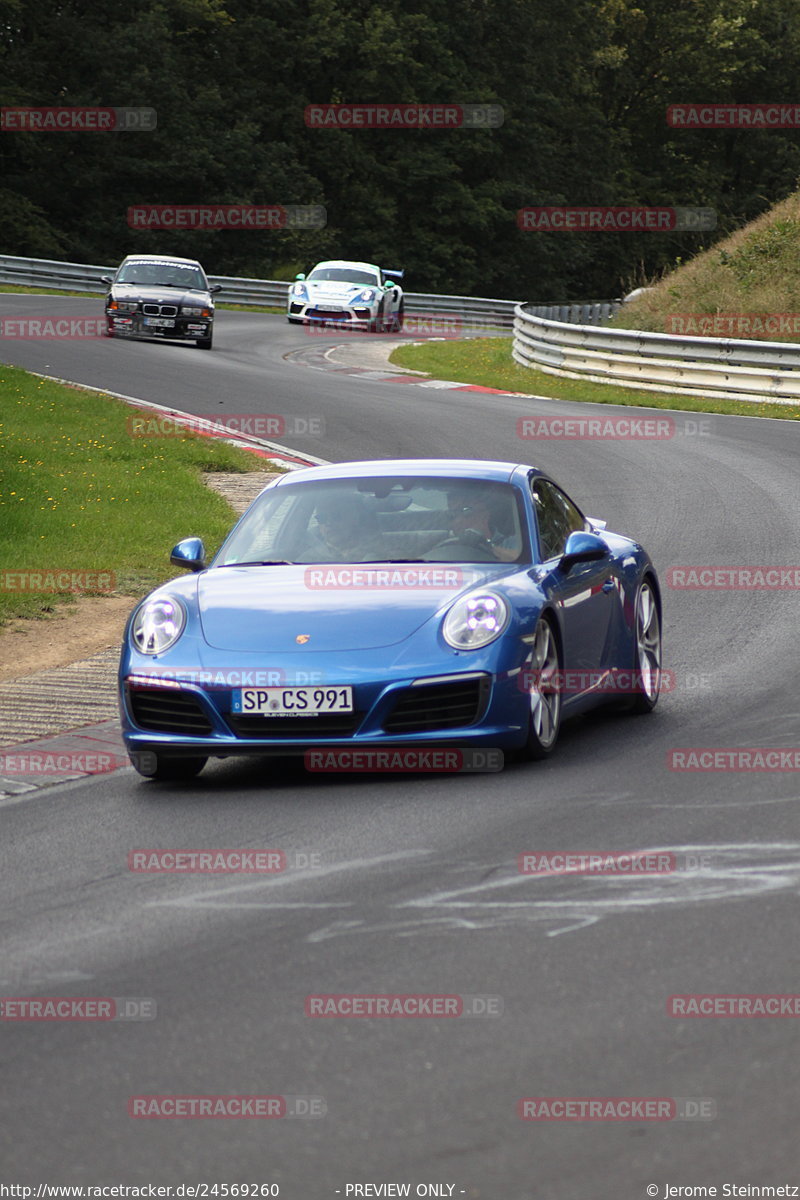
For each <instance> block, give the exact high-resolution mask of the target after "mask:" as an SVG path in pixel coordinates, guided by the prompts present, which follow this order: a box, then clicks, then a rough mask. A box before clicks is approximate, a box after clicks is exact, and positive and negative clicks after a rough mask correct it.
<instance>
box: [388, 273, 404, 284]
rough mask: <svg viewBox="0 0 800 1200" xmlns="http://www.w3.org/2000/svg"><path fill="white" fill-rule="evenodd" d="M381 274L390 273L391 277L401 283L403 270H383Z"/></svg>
mask: <svg viewBox="0 0 800 1200" xmlns="http://www.w3.org/2000/svg"><path fill="white" fill-rule="evenodd" d="M383 274H384V275H391V277H392V279H396V280H397V282H398V283H402V282H403V276H404V275H405V271H384V272H383Z"/></svg>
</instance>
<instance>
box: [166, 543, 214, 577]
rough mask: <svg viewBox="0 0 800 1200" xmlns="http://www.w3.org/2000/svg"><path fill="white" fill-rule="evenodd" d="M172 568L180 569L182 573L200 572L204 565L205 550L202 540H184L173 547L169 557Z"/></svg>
mask: <svg viewBox="0 0 800 1200" xmlns="http://www.w3.org/2000/svg"><path fill="white" fill-rule="evenodd" d="M169 561H170V562H171V563H172V565H173V567H182V568H183V569H184V571H202V570H203V569H204V568H205V565H206V548H205V546H204V545H203V539H202V538H199V537H190V538H184V539H183V541H182V542H178V544H177V546H174V547H173V549H172V553H171V554H170V556H169Z"/></svg>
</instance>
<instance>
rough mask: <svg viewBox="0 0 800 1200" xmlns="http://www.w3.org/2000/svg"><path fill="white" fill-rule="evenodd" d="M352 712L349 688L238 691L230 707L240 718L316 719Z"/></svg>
mask: <svg viewBox="0 0 800 1200" xmlns="http://www.w3.org/2000/svg"><path fill="white" fill-rule="evenodd" d="M352 711H353V689H352V688H351V687H266V688H240V689H239V690H237V691H235V692H234V693H233V697H232V703H231V712H235V713H241V714H242V716H262V717H316V716H319V714H320V713H351V712H352Z"/></svg>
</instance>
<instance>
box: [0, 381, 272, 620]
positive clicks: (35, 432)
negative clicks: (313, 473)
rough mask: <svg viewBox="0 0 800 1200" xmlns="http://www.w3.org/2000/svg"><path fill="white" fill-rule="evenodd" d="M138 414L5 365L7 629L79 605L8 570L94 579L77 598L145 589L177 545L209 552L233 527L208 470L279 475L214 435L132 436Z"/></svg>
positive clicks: (1, 473)
mask: <svg viewBox="0 0 800 1200" xmlns="http://www.w3.org/2000/svg"><path fill="white" fill-rule="evenodd" d="M134 414H137V410H135V409H133V408H131V407H130V406H129V405H126V404H123V403H122V401H119V400H115V399H113V398H112V397H110V396H105V395H102V394H99V393H96V392H89V391H85V390H84V389H82V388H78V387H72V386H67V385H65V384H61V383H54V382H52V381H50V380H46V379H39V378H37V377H36V376H34V375H31V374H29V373H28V372H27V371H23V370H21V369H19V368H17V367H8V366H5V365H3V364H0V625H2V624H3V623H5V622H6V621H8V620H9V619H11V618H12V617H46V616H47V615H48V614H49V613H51V612H52V611H53V608H54V605H55V604H57V603H65V602H69V601H70V600H71V598H72V593H71V592H69V591H58V590H57V591H55V592H52V593H50V592H44V591H33V590H25V589H26V588H28V589H30V587H31V584H30V582H27V583H23V581H21V580H20V579H19V577H18V576H17V577H15V576H14V574H10V573H18V572H48V571H49V572H71V573H72V572H86V573H89V579H88V583H89V586H87V587H86V590H85V591H84V592H82V593H81V594H85V595H98V594H102V595H108V594H109V592H112V593H113V592H116V593H119V594H124V595H139V594H144V593H145V592H146V591H148V590H149V589H150V588H152V587H155V586H156V585H157V584H159V583H162V582H163V581H164V580H165V579H169V578H171V577H173V576H174V575H175V574H176V572H175V568H174V567H172V566H170V564H169V558H168V555H169V550H170V549H171V547H172V546H173V545H174V544H175V543H176V542H177V541H179V540H180V538H182V537H188V536H189V535H191V534H197V535H198V536H200V537H202V538H203V539H204V541H205V542H206V546H207V547H208V548H209V549H210V550H212V549H215V548H216V546H218V545H219V543H220V541H221V539H222V538H223V537H224V535H225V534H226V533H227V532H228V530H229V529H230V528H231V525H232V524H233V516H232V514H231V510H230V508H229V506H228V505H227V504H226V502H225V501H224V500H223V499H222V497H221V496H219V495H218V494H217V493H216V492H212V491H211V490H210V489H209V488H207V487H206V486H205V484H204V483H203V481H202V478H201V476H202V473H203V472H205V471H233V472H244V471H258V470H262V469H263V470H270V471H274V470H275V467H274V466H272V465H269V466H267V465H266V464H265V463H264V460H263V459H261V458H259V457H258V456H257V455H254V454H248V453H247V452H246V451H244V450H239V449H237V448H236V447H235V446H229V445H228V444H227V443H226V442H223V441H219V440H217V439H216V438H205V437H200V436H199V435H197V434H186V435H185V436H181V437H160V438H142V437H133V436H132V435H131V434H130V433H129V432H128V425H127V423H128V420H129V418H130V417H131V415H134ZM139 415H140V414H139ZM94 573H97V575H98V577H97V578H96V579H92V578H91V575H92V574H94ZM109 577H111V578H109Z"/></svg>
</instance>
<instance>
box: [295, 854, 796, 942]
mask: <svg viewBox="0 0 800 1200" xmlns="http://www.w3.org/2000/svg"><path fill="white" fill-rule="evenodd" d="M645 852H648V853H653V854H658V853H670V852H671V853H674V854H676V855H678V856H679V858H680V856H682V855H684V856H693V858H694V859H695V860H700V861H701V862H703V863H706V862H707V863H708V864H709V865H707V866H706V865H703V866H701V867H698V868H697V869H692V870H690V869H679V870H675V871H674V872H671V873H670V874H664V875H649V876H640V877H638V878H637V877H635V876H626V875H615V876H612V875H588V874H583V875H578V874H564V875H553V874H548V875H521V874H518V873H516V872H515V873H514V874H510V873H509V874H507V875H504V876H502V877H500V878H493V879H489V880H486V879H484V880H483V881H481V882H478V883H475V884H470V885H467V886H464V887H460V888H452V889H447V890H443V891H436V892H432V893H428V894H426V895H421V896H418V897H416V898H415V899H413V900H404V901H402V902H400V903H397V904H394V905H392V908H393V909H395V910H397V909H405V910H408V909H416V910H431V909H439V910H440V913H439V914H437V915H436V916H433V915H432V914H431V915H429V912H427V911H426V912H424V915H423V913H422V912H420V914H419V916H414V917H411V918H410V919H406V920H404V919H402V918H400V919H399V920H398V919H397V918H392V917H389V918H388V919H387V920H385V921H376V922H370V923H369V924H368V923H366V922H334V923H333V924H332V925H328V926H326V927H325V928H324V929H321V930H316V931H314V932H313V933H311V934H310V935H309V937H308V938H307V940H308V941H312V942H314V941H324V940H326V939H328V938H333V937H337V936H347V935H350V934H362V933H363V934H373V933H379V934H387V933H388V934H393V935H394V936H397V937H408V936H414V935H419V934H424V933H426V932H437V931H439V932H440V931H442V930H443V929H491V928H495V927H497V926H499V925H503V924H508V923H513V922H519V921H524V922H541V921H548V922H553V923H555V924H557V925H559V926H560V927H557V928H554V929H552V930H550V931H548V933H547V936H548V937H558V936H559V935H560V934H562V933H570V932H574V931H577V930H581V929H586V928H589V927H590V926H591V925H594V924H597V923H598V922H599V921H600V920H601V919H602V918H604V917H609V916H619V915H622V914H624V913H627V912H633V911H635V910H639V911H642V910H647V909H653V908H657V907H658V906H660V905H665V904H669V905H676V904H680V905H686V904H697V903H708V902H713V901H717V900H723V899H746V898H748V897H751V896H759V895H763V894H765V893H767V892H777V891H794V890H797V888H798V886H800V843H797V842H769V843H764V844H759V843H725V844H723V845H687V846H661V847H649V848H648V850H647V851H639V853H645ZM506 869H507V870H508V871H509V872H510V871H511V870H513V868H512V867H511V866H509V865H506ZM518 887H524V888H525V889H526V890H527V892H528V898H525V899H510V898H500V899H490V898H489V895H488V894H490V893H495V894H497V893H498V892H500V893H502V892H503V891H505V890H506V889H508V888H518ZM532 889H534V890H535V893H536V894H535V895H534V896H533V897H531V896H530V892H531V890H532ZM554 892H555V895H554ZM448 910H450V911H448ZM453 910H455V912H454V911H453ZM464 910H467V911H464ZM559 918H560V921H559ZM564 919H566V920H567V921H568V922H569V923H568V924H566V925H565V924H563V921H564ZM434 926H435V927H436V928H433V927H434Z"/></svg>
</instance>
